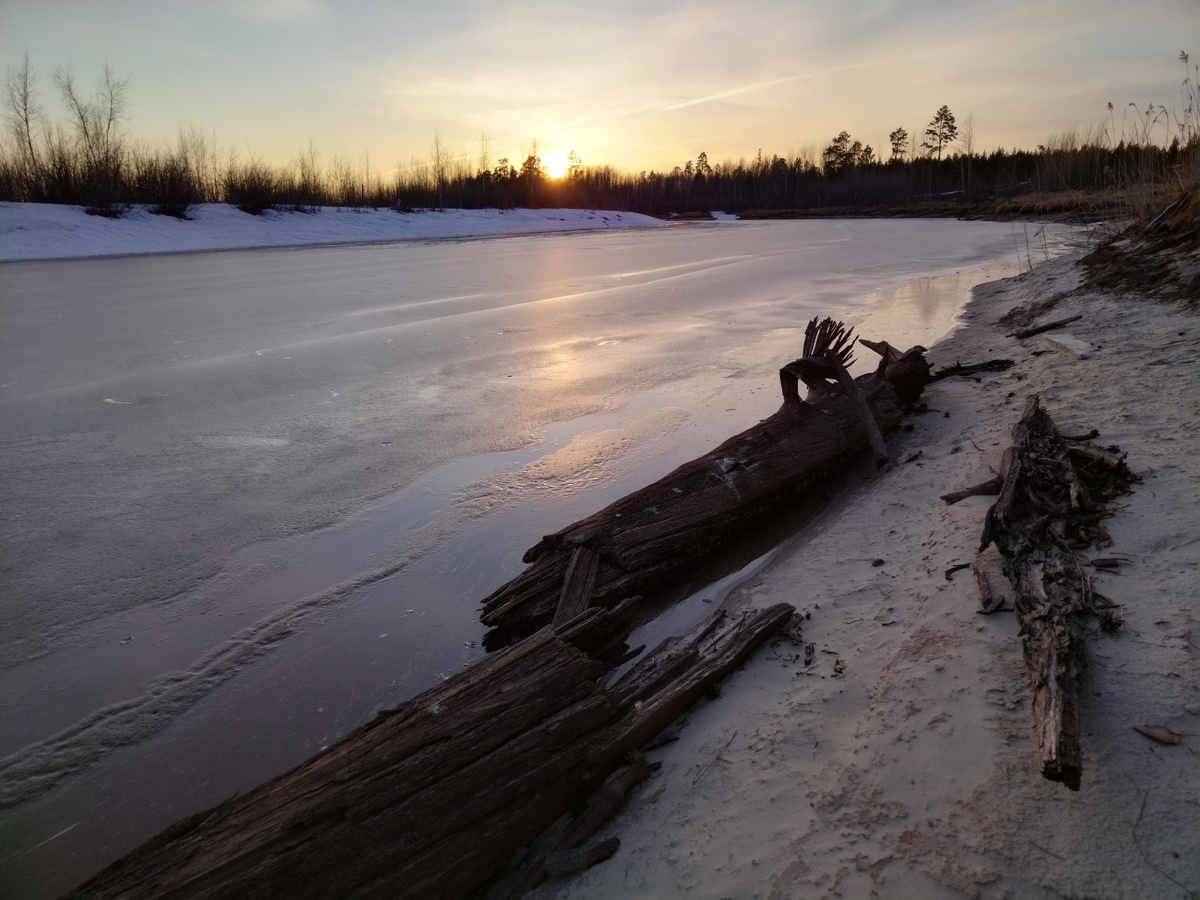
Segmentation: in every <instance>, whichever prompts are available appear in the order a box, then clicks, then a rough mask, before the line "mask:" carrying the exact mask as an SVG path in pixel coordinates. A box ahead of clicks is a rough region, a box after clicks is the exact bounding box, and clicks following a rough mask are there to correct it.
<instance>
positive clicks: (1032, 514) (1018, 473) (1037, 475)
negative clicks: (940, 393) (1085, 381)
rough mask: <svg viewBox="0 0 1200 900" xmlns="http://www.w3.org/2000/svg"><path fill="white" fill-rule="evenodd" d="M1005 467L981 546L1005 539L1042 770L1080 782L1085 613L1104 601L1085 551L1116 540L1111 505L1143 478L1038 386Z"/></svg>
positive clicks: (1001, 544) (1074, 785) (1072, 784)
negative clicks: (1043, 397)
mask: <svg viewBox="0 0 1200 900" xmlns="http://www.w3.org/2000/svg"><path fill="white" fill-rule="evenodd" d="M1002 474H1003V484H1002V485H1001V487H1000V496H999V498H998V499H997V500H996V502H995V504H994V505H993V506H992V507H991V509H989V510H988V512H987V515H986V517H985V519H984V528H983V539H982V543H981V545H980V548H979V549H980V551H981V552H982V551H983V550H984V549H986V548H987V547H988V545H989V544H991V543H992V542H993V541H994V542H995V543H996V546H997V548H998V549H999V550H1000V553H1001V556H1002V566H1003V569H1004V574H1005V575H1006V576H1007V578H1008V580H1009V581H1010V582H1011V583H1012V586H1013V589H1014V592H1015V600H1014V606H1015V607H1016V612H1017V618H1018V621H1019V622H1020V625H1021V637H1022V639H1023V649H1024V656H1025V663H1026V666H1027V668H1028V669H1029V675H1030V680H1031V682H1032V685H1033V716H1034V730H1035V732H1036V734H1037V744H1038V761H1039V765H1040V767H1041V772H1042V774H1043V775H1044V776H1045V777H1046V778H1048V779H1050V780H1051V781H1058V782H1062V783H1063V784H1065V785H1066V786H1067V787H1068V788H1070V789H1071V790H1079V785H1080V778H1081V775H1082V754H1081V750H1080V738H1079V732H1080V725H1079V679H1080V676H1081V673H1082V671H1083V668H1084V665H1085V662H1086V654H1085V652H1084V651H1085V648H1084V641H1083V625H1082V621H1083V618H1084V617H1085V616H1087V615H1091V614H1094V613H1097V612H1098V611H1099V610H1100V607H1101V605H1102V604H1103V603H1104V601H1103V598H1100V597H1099V595H1097V594H1096V592H1095V590H1094V589H1093V587H1092V582H1091V579H1090V578H1089V577H1088V574H1087V573H1086V572H1085V571H1084V570H1083V567H1082V563H1081V561H1080V558H1079V553H1080V552H1082V551H1084V550H1086V549H1087V548H1088V547H1092V546H1103V545H1104V544H1105V543H1106V542H1107V536H1106V534H1105V532H1104V529H1103V526H1102V524H1101V523H1102V520H1103V519H1104V518H1105V517H1106V516H1107V515H1108V514H1107V513H1106V512H1105V509H1104V504H1105V502H1106V501H1108V500H1110V499H1112V498H1113V497H1116V496H1118V495H1120V494H1122V493H1125V492H1126V491H1127V490H1128V489H1129V486H1130V485H1131V484H1132V483H1133V482H1134V481H1135V480H1136V477H1135V476H1134V475H1133V474H1132V473H1131V472H1130V471H1129V469H1128V468H1127V467H1126V466H1125V463H1124V457H1123V456H1122V455H1121V454H1120V453H1119V452H1118V451H1117V450H1116V448H1111V449H1108V450H1104V449H1101V448H1098V447H1092V446H1090V445H1087V444H1081V443H1074V442H1069V441H1067V440H1065V439H1064V438H1063V437H1062V436H1061V435H1060V434H1059V432H1058V429H1057V428H1056V427H1055V425H1054V422H1053V421H1052V420H1051V419H1050V416H1049V415H1048V414H1047V413H1046V411H1045V410H1044V409H1043V408H1042V406H1041V403H1040V402H1039V399H1038V397H1037V396H1036V395H1034V396H1033V397H1031V398H1030V400H1029V401H1028V403H1027V405H1026V407H1025V411H1024V413H1023V414H1022V416H1021V419H1020V421H1018V422H1017V424H1016V425H1015V426H1014V427H1013V443H1012V447H1011V448H1010V450H1009V451H1007V452H1006V454H1005V465H1004V472H1003V473H1002Z"/></svg>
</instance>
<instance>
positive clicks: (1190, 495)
mask: <svg viewBox="0 0 1200 900" xmlns="http://www.w3.org/2000/svg"><path fill="white" fill-rule="evenodd" d="M1077 261H1078V256H1075V257H1065V258H1060V259H1058V260H1055V261H1052V262H1050V263H1047V264H1045V265H1043V266H1041V267H1040V268H1037V269H1035V270H1034V271H1032V272H1027V273H1025V274H1024V275H1022V276H1020V277H1018V278H1015V279H1010V280H1008V281H1004V282H997V283H994V284H991V285H985V286H983V287H982V288H979V289H977V291H976V294H975V298H974V300H973V301H972V303H971V305H970V306H969V307H968V309H967V312H966V319H967V322H968V326H967V327H966V328H963V329H960V330H959V331H958V332H956V333H955V334H954V335H952V336H951V337H950V338H949V339H947V340H946V341H945V342H944V343H942V344H940V345H939V346H937V347H935V348H933V350H932V351H931V353H930V358H931V360H932V361H933V362H934V363H935V364H936V365H950V364H953V363H954V362H956V361H960V360H961V361H962V362H964V363H967V362H978V361H982V360H985V359H991V358H996V357H1009V358H1012V359H1014V360H1016V362H1017V365H1016V366H1014V367H1013V368H1012V369H1010V370H1008V371H1007V372H1004V373H1000V374H992V375H984V376H981V377H980V378H979V380H973V379H948V380H945V381H941V382H937V383H935V384H933V385H931V386H930V387H929V388H928V389H927V392H926V396H925V399H926V401H927V402H928V404H929V407H930V412H928V413H927V414H925V415H922V416H920V417H917V418H915V419H913V420H912V424H913V426H914V428H913V430H912V431H911V432H908V433H899V434H897V435H896V436H893V437H892V438H891V440H890V442H889V443H890V446H891V449H892V453H893V458H894V459H896V460H897V461H898V464H897V465H896V466H895V467H893V468H892V469H890V470H889V471H885V472H883V473H882V474H879V475H875V474H874V473H873V472H867V471H866V470H859V472H858V474H857V475H856V476H855V478H856V479H857V483H856V485H855V486H854V487H852V488H851V490H850V491H849V493H848V494H847V495H846V496H845V497H844V499H843V500H841V501H839V503H838V504H837V505H836V507H835V508H834V509H832V510H831V511H830V512H829V513H828V514H827V515H826V516H825V518H824V519H823V521H822V522H821V523H820V524H819V525H818V526H816V527H815V528H814V529H812V530H811V531H810V532H809V533H808V534H806V535H805V536H803V537H802V538H801V539H800V540H799V541H798V542H797V543H796V545H795V546H794V547H793V548H791V549H790V551H789V553H788V554H787V555H786V556H785V557H783V558H781V559H780V560H779V561H777V562H776V563H775V564H773V566H772V567H771V568H770V569H768V570H767V571H766V572H765V573H764V574H763V575H762V576H760V577H759V578H758V579H757V580H756V581H755V582H753V583H752V584H750V585H748V586H746V587H745V588H743V589H742V590H741V591H739V592H738V593H737V594H736V595H734V596H732V597H731V598H730V599H729V601H728V602H729V603H730V604H745V603H749V604H754V605H756V606H765V605H768V604H770V603H774V602H778V601H781V600H783V601H788V602H790V603H792V604H794V605H795V606H796V607H797V608H798V609H800V610H801V611H803V612H804V613H805V614H806V616H811V618H806V621H805V623H804V640H805V641H811V642H814V643H815V645H816V648H817V652H816V657H815V661H814V662H813V663H812V664H811V665H810V666H807V667H806V666H805V665H804V662H803V655H804V654H803V648H802V647H801V646H797V645H794V644H792V643H790V642H788V641H787V640H783V639H780V640H776V641H775V642H774V643H772V644H771V645H769V646H768V647H764V648H763V649H762V650H760V651H759V652H758V653H757V654H756V655H755V657H754V658H753V660H752V661H751V662H750V663H748V664H747V665H746V666H745V667H744V669H743V670H741V671H740V672H738V673H737V674H735V675H734V676H733V677H732V678H730V679H729V680H728V681H727V682H726V683H725V685H724V687H723V690H722V695H721V697H720V698H719V699H716V700H713V701H710V702H707V703H706V705H703V706H701V707H699V708H697V709H695V710H693V711H692V712H691V713H690V715H689V717H688V721H687V723H686V725H685V727H684V729H683V731H682V734H681V738H680V740H679V741H678V742H676V743H673V744H670V745H667V746H666V747H664V748H662V749H659V750H656V751H654V752H652V753H651V754H650V755H649V758H650V759H651V760H658V761H661V763H662V768H661V770H660V771H659V772H658V773H657V774H656V775H654V776H653V777H651V779H650V780H649V781H647V782H645V783H644V784H643V785H642V786H641V787H640V788H639V789H638V790H637V791H636V792H635V793H633V794H631V798H630V801H629V803H628V805H627V807H626V809H625V811H624V812H623V813H622V814H621V815H620V816H619V817H618V819H616V820H615V821H614V822H613V823H612V824H611V825H610V827H609V828H608V830H607V831H606V832H604V833H603V834H602V835H601V836H606V835H607V834H616V835H618V836H619V837H620V839H621V849H620V851H619V852H618V854H617V855H616V856H615V857H613V858H612V859H611V860H609V861H608V862H606V863H604V864H601V865H599V866H597V867H596V868H594V869H592V870H590V871H589V872H586V873H584V874H583V875H581V876H578V877H576V878H574V879H573V880H570V881H566V882H558V883H555V884H553V885H546V886H543V888H541V889H540V890H539V891H538V892H537V893H536V894H535V895H533V896H537V897H540V898H543V900H545V898H551V897H556V898H557V897H561V898H567V897H569V898H572V900H582V898H634V897H638V898H641V897H645V898H650V897H655V898H658V897H668V896H681V895H686V896H694V897H706V898H707V897H711V898H721V897H731V898H742V897H780V898H799V897H803V898H821V897H850V898H853V897H885V898H896V897H913V898H941V897H959V896H963V895H965V896H969V897H988V898H1001V897H1004V898H1026V897H1032V898H1051V897H1054V898H1057V897H1090V898H1142V897H1160V898H1169V897H1195V896H1197V894H1198V893H1200V854H1197V852H1196V848H1197V847H1198V846H1200V765H1198V759H1197V757H1198V755H1200V754H1198V752H1197V746H1198V742H1200V727H1198V722H1197V716H1200V667H1198V666H1197V655H1196V650H1197V638H1196V636H1195V634H1194V629H1195V623H1196V617H1197V597H1198V596H1200V593H1198V590H1197V586H1196V585H1197V575H1198V574H1200V572H1198V566H1200V447H1198V440H1197V437H1198V431H1200V400H1198V398H1200V371H1198V370H1200V363H1198V360H1197V356H1198V352H1200V318H1198V317H1197V316H1196V315H1195V314H1194V313H1189V312H1187V311H1186V310H1184V309H1183V308H1182V307H1181V306H1180V305H1179V304H1178V303H1168V302H1160V301H1154V300H1147V299H1143V298H1138V297H1135V296H1131V295H1129V294H1124V295H1117V294H1110V293H1099V292H1096V291H1094V290H1091V289H1086V288H1084V287H1082V277H1083V275H1082V269H1081V267H1080V266H1079V265H1078V264H1077ZM1060 296H1061V299H1059V300H1057V301H1056V302H1055V304H1054V306H1053V310H1052V311H1050V310H1047V311H1044V312H1042V313H1041V315H1040V318H1041V319H1047V318H1060V317H1065V316H1068V315H1072V314H1076V313H1080V314H1083V316H1084V318H1083V319H1082V320H1081V321H1079V322H1076V323H1074V324H1073V325H1072V326H1070V327H1069V331H1070V332H1071V334H1072V335H1073V336H1074V337H1075V338H1077V339H1078V340H1080V341H1083V342H1085V343H1086V344H1088V345H1090V347H1091V352H1089V353H1087V354H1086V356H1087V358H1079V356H1078V355H1076V354H1075V353H1072V352H1069V351H1068V350H1066V349H1063V348H1061V347H1059V346H1058V345H1056V344H1054V343H1053V342H1052V341H1051V340H1050V339H1049V338H1048V337H1046V336H1039V337H1035V338H1030V339H1027V340H1025V341H1017V340H1015V339H1012V338H1009V337H1006V336H1005V333H1006V332H1007V331H1010V330H1011V328H1010V327H1005V326H1004V325H1003V324H1001V323H999V322H998V320H999V319H1000V317H1001V316H1002V315H1003V314H1004V313H1006V312H1008V311H1009V310H1011V309H1013V308H1015V307H1018V306H1022V305H1024V306H1029V305H1031V304H1033V303H1037V302H1039V301H1044V300H1046V298H1052V297H1060ZM867 337H874V338H886V335H867ZM1034 393H1037V394H1040V395H1041V397H1042V400H1043V403H1044V404H1045V406H1046V407H1047V409H1048V411H1049V412H1050V414H1051V415H1052V417H1053V418H1054V419H1055V421H1056V422H1057V423H1058V425H1059V426H1060V428H1061V429H1062V430H1063V431H1064V433H1081V432H1087V431H1088V430H1090V429H1092V428H1096V429H1099V431H1100V437H1099V439H1098V440H1097V443H1100V444H1102V445H1105V446H1107V445H1112V444H1115V445H1117V446H1119V447H1120V448H1121V450H1122V451H1124V452H1125V453H1127V454H1128V463H1129V465H1130V467H1131V468H1132V469H1133V470H1134V471H1135V472H1137V473H1138V474H1139V475H1140V476H1141V477H1142V479H1143V481H1142V483H1141V484H1140V485H1138V486H1136V487H1135V489H1134V492H1133V493H1132V494H1131V495H1129V496H1128V497H1126V498H1123V499H1122V500H1121V501H1118V503H1117V505H1116V515H1115V516H1114V517H1113V518H1112V519H1111V520H1110V521H1109V522H1108V528H1109V532H1110V534H1111V537H1112V545H1111V546H1110V547H1107V548H1105V549H1103V550H1101V551H1091V553H1090V555H1091V556H1106V557H1119V558H1121V559H1123V560H1125V561H1126V562H1124V563H1123V564H1122V565H1121V568H1120V569H1119V571H1117V572H1111V573H1110V572H1101V571H1097V574H1096V576H1095V580H1096V587H1097V589H1098V590H1099V591H1100V593H1102V594H1103V595H1105V596H1107V597H1108V598H1110V599H1111V600H1113V601H1114V602H1116V603H1118V604H1120V606H1121V615H1122V617H1123V618H1124V620H1125V625H1124V627H1123V628H1122V629H1121V630H1120V631H1118V632H1117V633H1116V634H1115V635H1112V636H1109V635H1105V634H1103V633H1101V632H1100V631H1099V629H1098V628H1097V627H1096V626H1095V624H1094V623H1092V624H1091V625H1089V627H1088V652H1089V668H1088V670H1087V673H1086V675H1085V681H1084V686H1085V691H1084V696H1083V711H1082V718H1083V753H1084V773H1083V786H1082V789H1081V790H1080V791H1079V792H1078V793H1074V792H1071V791H1069V790H1067V789H1066V788H1065V787H1063V786H1062V785H1059V784H1054V783H1051V782H1048V781H1045V780H1044V779H1042V778H1041V776H1040V775H1039V774H1038V771H1037V767H1036V755H1035V744H1034V739H1033V732H1032V718H1031V713H1030V697H1031V691H1030V687H1029V679H1028V675H1027V674H1026V670H1025V667H1024V663H1023V660H1022V656H1021V642H1020V638H1019V637H1018V634H1017V623H1016V620H1015V617H1014V615H1013V613H1012V612H998V613H995V614H993V615H990V616H984V615H981V614H979V613H978V612H977V610H978V606H979V601H978V590H977V587H976V585H975V583H974V581H973V579H972V578H971V574H970V572H968V571H962V572H958V573H957V574H955V575H953V576H952V577H947V575H946V574H945V573H946V570H947V569H949V568H950V567H951V566H954V565H956V564H961V563H968V562H971V561H972V560H973V559H975V558H976V548H977V545H978V542H979V536H980V530H981V526H982V521H983V515H984V511H985V510H986V509H987V507H988V506H989V505H990V503H991V502H992V498H988V497H976V498H971V499H968V500H966V501H964V502H962V503H959V504H957V505H955V506H947V505H946V504H944V503H943V502H942V501H941V500H940V499H939V495H940V494H942V493H945V492H947V491H951V490H954V489H957V488H961V487H964V486H967V485H970V484H975V483H977V482H980V481H983V480H986V479H987V478H989V477H990V476H991V475H992V474H994V472H995V470H996V467H997V465H998V463H999V459H1000V454H1001V451H1002V450H1003V448H1004V447H1005V446H1007V443H1008V438H1009V429H1010V427H1011V425H1012V424H1013V423H1015V422H1016V421H1017V419H1018V418H1019V417H1020V414H1021V410H1022V408H1023V406H1024V404H1025V402H1026V400H1027V398H1028V397H1029V396H1030V395H1031V394H1034ZM988 552H989V553H994V552H995V551H994V549H993V550H990V551H988ZM878 560H882V561H883V562H882V564H876V561H878ZM1140 724H1156V725H1163V726H1166V727H1168V728H1170V729H1172V730H1174V731H1177V732H1181V733H1183V734H1184V735H1185V737H1184V739H1183V742H1182V743H1181V744H1179V745H1178V746H1164V745H1161V744H1157V743H1154V742H1153V741H1151V740H1149V739H1147V738H1146V737H1144V736H1142V735H1141V734H1139V733H1137V732H1136V731H1134V730H1133V726H1134V725H1140Z"/></svg>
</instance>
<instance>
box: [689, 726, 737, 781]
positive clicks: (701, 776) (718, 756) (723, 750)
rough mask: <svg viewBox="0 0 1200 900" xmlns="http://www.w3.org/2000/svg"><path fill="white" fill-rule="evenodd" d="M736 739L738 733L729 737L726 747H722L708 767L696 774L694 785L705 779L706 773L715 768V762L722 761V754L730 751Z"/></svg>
mask: <svg viewBox="0 0 1200 900" xmlns="http://www.w3.org/2000/svg"><path fill="white" fill-rule="evenodd" d="M735 737H737V732H736V731H735V732H734V733H733V734H731V735H730V736H729V740H727V741H726V742H725V746H724V747H722V748H721V749H720V750H718V751H717V752H716V753H715V754H714V755H713V758H712V759H710V760H709V761H708V765H706V766H705V767H704V768H703V769H701V770H700V771H699V772H697V773H696V777H695V778H693V779H692V784H695V783H696V782H697V781H699V780H700V779H701V778H703V777H704V773H705V772H707V771H708V770H709V769H711V768H712V767H713V764H714V763H715V762H716V761H717V760H718V759H720V758H721V754H722V753H724V752H725V751H726V750H728V749H729V745H730V744H732V743H733V739H734V738H735Z"/></svg>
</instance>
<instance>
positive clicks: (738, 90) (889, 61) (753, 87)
mask: <svg viewBox="0 0 1200 900" xmlns="http://www.w3.org/2000/svg"><path fill="white" fill-rule="evenodd" d="M993 40H994V38H977V39H976V40H973V41H963V42H961V43H958V44H952V45H950V46H948V47H940V48H938V49H936V50H927V51H924V52H921V53H906V54H904V55H902V56H891V57H887V58H884V59H871V60H864V61H863V62H857V63H848V64H846V65H844V66H830V67H828V68H825V69H817V70H815V71H812V72H802V73H800V74H798V75H785V76H784V77H782V78H772V79H770V80H768V81H757V82H755V83H753V84H745V85H741V86H740V87H735V88H730V89H729V90H726V91H719V92H718V93H715V94H709V95H707V96H705V97H696V98H695V99H692V100H684V101H682V102H680V103H671V104H668V105H667V106H661V107H659V108H657V109H655V110H653V112H672V111H674V110H679V109H687V108H688V107H690V106H699V105H701V104H703V103H712V102H714V101H716V100H724V99H726V98H727V97H736V96H737V95H739V94H748V93H750V92H752V91H760V90H763V89H765V88H769V87H774V86H775V85H779V84H790V83H792V82H796V81H806V80H809V79H813V78H821V77H824V76H826V75H836V74H838V73H840V72H849V71H852V70H854V69H867V68H871V67H873V66H889V65H895V64H897V63H906V62H916V61H918V60H925V59H935V58H937V57H940V56H948V55H951V54H952V53H954V52H957V51H958V50H961V49H963V48H964V47H970V46H974V45H976V44H986V43H991V42H992V41H993Z"/></svg>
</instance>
